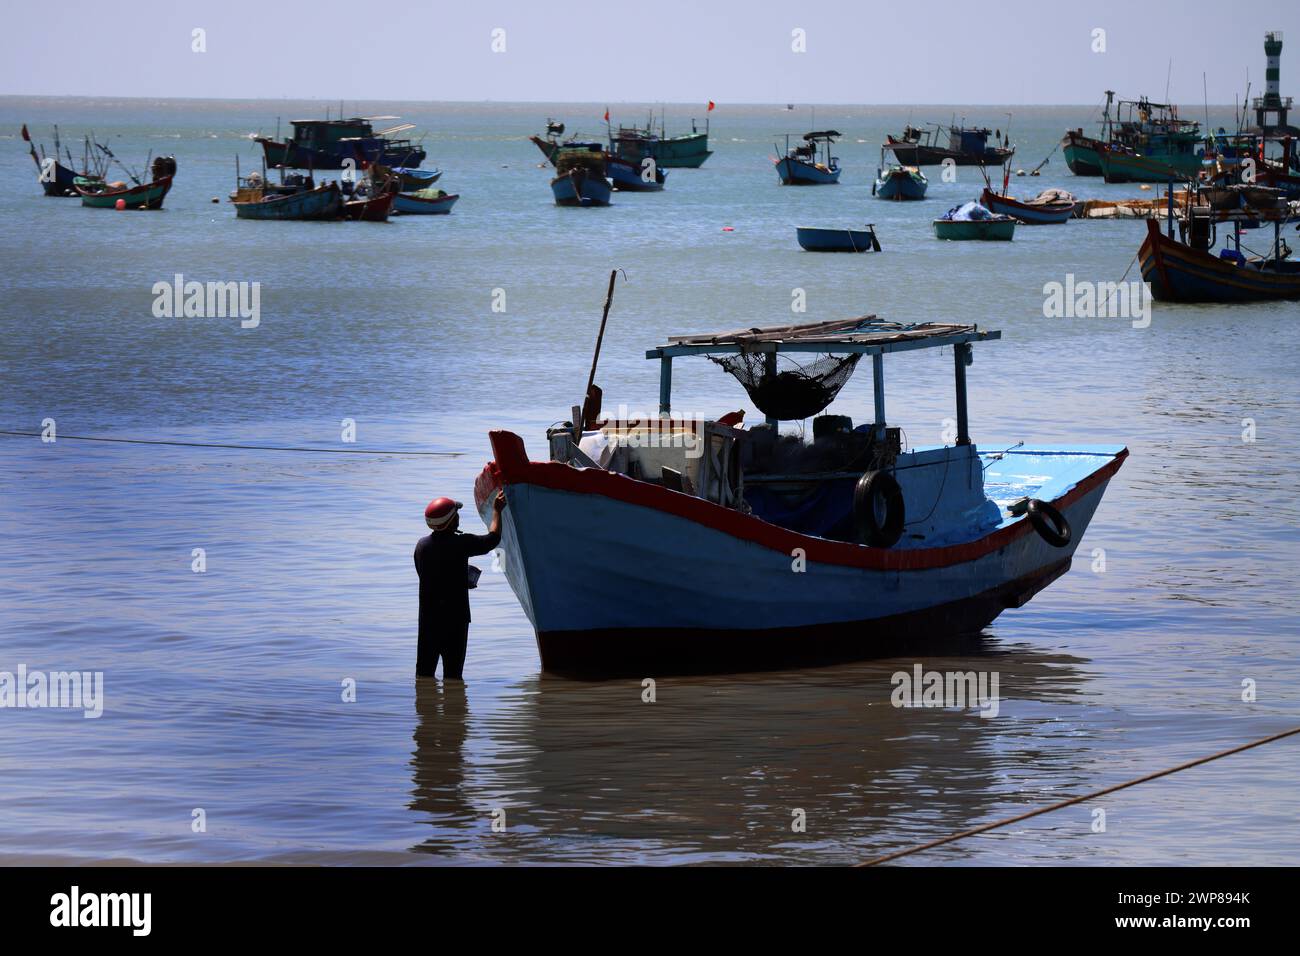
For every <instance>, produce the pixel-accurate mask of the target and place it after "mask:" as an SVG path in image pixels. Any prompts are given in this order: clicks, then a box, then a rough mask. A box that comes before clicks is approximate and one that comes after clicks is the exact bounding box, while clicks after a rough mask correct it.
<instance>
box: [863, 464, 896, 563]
mask: <svg viewBox="0 0 1300 956" xmlns="http://www.w3.org/2000/svg"><path fill="white" fill-rule="evenodd" d="M904 517H905V509H904V506H903V489H902V488H901V487H899V484H898V479H896V478H895V477H894V476H893V475H891V474H890V473H889V472H887V471H869V472H867V473H866V474H864V475H863V476H862V477H861V478H859V479H858V484H857V487H856V488H854V489H853V527H854V529H855V531H856V532H857V538H858V541H859V542H861V543H862V544H865V545H869V546H870V547H873V548H892V547H893V546H894V545H895V544H897V543H898V539H899V538H901V537H902V536H903V520H904Z"/></svg>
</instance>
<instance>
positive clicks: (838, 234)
mask: <svg viewBox="0 0 1300 956" xmlns="http://www.w3.org/2000/svg"><path fill="white" fill-rule="evenodd" d="M795 231H796V235H797V236H798V239H799V245H800V247H802V248H803V249H805V250H806V251H808V252H872V251H875V252H879V251H880V243H879V242H878V241H877V240H876V234H875V232H874V231H872V230H870V229H818V228H814V227H808V226H798V227H797V228H796V230H795Z"/></svg>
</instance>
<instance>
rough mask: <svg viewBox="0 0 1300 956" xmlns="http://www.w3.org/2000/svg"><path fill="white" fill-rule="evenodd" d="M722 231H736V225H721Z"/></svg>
mask: <svg viewBox="0 0 1300 956" xmlns="http://www.w3.org/2000/svg"><path fill="white" fill-rule="evenodd" d="M722 231H723V232H735V231H736V227H735V226H723V227H722Z"/></svg>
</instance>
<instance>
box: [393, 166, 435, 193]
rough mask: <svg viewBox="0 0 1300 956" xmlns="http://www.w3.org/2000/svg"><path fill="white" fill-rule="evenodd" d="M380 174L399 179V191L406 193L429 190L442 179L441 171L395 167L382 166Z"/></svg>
mask: <svg viewBox="0 0 1300 956" xmlns="http://www.w3.org/2000/svg"><path fill="white" fill-rule="evenodd" d="M378 172H379V174H380V175H381V176H382V175H390V176H395V177H397V183H398V189H399V190H401V191H402V192H404V193H413V192H419V191H420V190H421V189H428V188H429V187H430V186H432V185H433V184H434V183H436V182H437V181H438V180H439V179H441V178H442V170H441V169H436V168H435V169H412V168H410V167H407V166H395V167H392V168H389V167H387V166H383V165H382V164H381V165H380V166H379V167H378Z"/></svg>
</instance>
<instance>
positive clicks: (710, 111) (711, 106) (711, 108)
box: [704, 100, 713, 113]
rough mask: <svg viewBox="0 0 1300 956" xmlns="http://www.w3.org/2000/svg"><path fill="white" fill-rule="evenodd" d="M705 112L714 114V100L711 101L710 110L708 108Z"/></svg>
mask: <svg viewBox="0 0 1300 956" xmlns="http://www.w3.org/2000/svg"><path fill="white" fill-rule="evenodd" d="M704 112H706V113H712V112H713V100H709V108H708V109H707V110H705V111H704Z"/></svg>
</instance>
